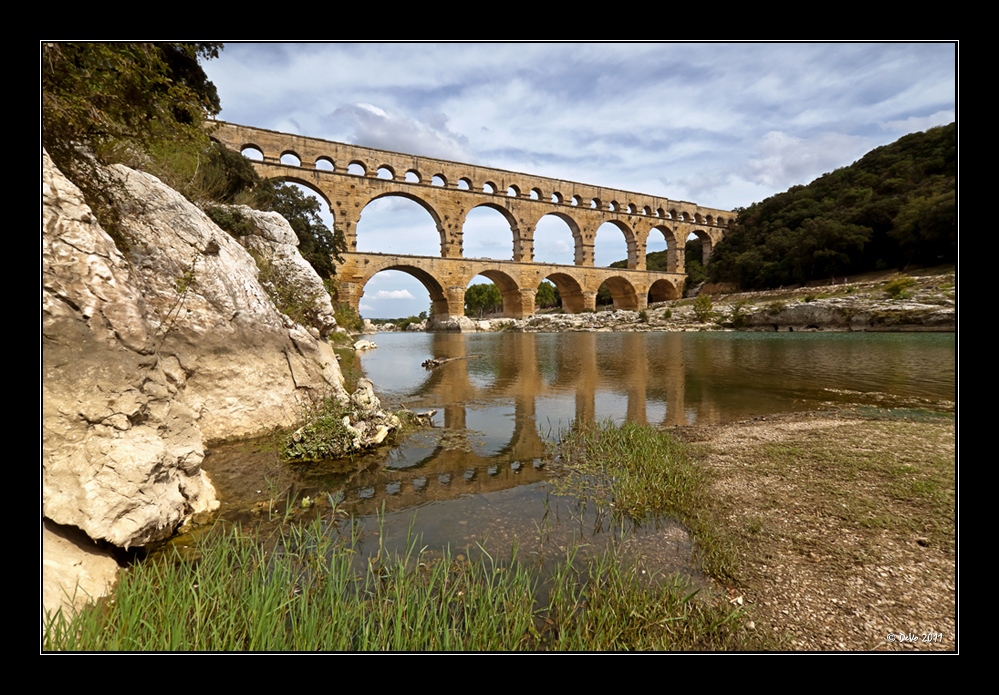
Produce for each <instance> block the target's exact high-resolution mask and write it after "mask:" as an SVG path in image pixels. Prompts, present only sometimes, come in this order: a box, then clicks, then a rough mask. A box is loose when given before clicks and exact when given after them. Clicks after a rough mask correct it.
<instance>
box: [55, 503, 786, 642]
mask: <svg viewBox="0 0 999 695" xmlns="http://www.w3.org/2000/svg"><path fill="white" fill-rule="evenodd" d="M341 531H342V528H341V525H339V524H336V523H335V522H331V521H323V520H321V519H320V520H316V521H314V522H312V523H311V524H309V525H306V526H291V527H288V528H287V529H286V530H284V531H283V532H282V534H281V536H280V537H279V538H278V539H277V542H274V543H265V542H262V541H261V540H260V539H258V538H256V537H254V536H253V535H252V534H248V533H244V532H243V531H242V530H240V529H239V528H238V527H230V528H228V529H224V528H222V527H218V528H217V529H216V531H215V532H214V534H213V535H212V536H211V537H209V538H208V539H206V540H205V541H203V542H202V544H201V546H200V548H199V553H198V559H197V560H196V561H195V562H191V561H183V560H181V559H180V556H179V555H177V554H176V552H175V553H174V555H173V556H172V557H170V558H169V559H162V560H160V561H149V562H145V563H142V564H137V565H135V566H133V567H132V568H130V569H129V570H127V571H124V572H122V576H121V578H120V580H119V583H118V585H117V586H116V588H115V592H114V595H113V597H112V598H111V599H110V600H106V601H104V602H102V603H100V604H97V605H94V606H91V607H89V608H88V609H86V610H84V611H83V612H82V613H81V614H80V615H79V616H77V618H76V619H75V620H73V621H67V620H66V619H65V617H64V616H63V615H62V613H61V612H58V613H56V614H54V615H52V616H49V617H48V618H47V619H46V624H45V630H44V632H45V635H44V641H43V649H45V650H46V651H56V650H74V651H113V650H130V651H189V650H193V651H257V650H273V651H286V650H294V651H316V650H322V651H356V650H373V651H384V650H392V651H417V650H420V651H423V650H441V651H513V650H560V651H562V650H568V651H577V650H611V649H613V650H639V649H641V650H722V649H759V648H764V647H766V646H767V643H766V642H764V641H763V640H762V638H761V637H760V636H759V635H757V633H755V632H754V631H752V630H749V629H747V628H746V627H745V624H744V623H745V620H744V616H743V614H742V613H741V611H740V610H738V609H733V607H732V606H730V605H728V604H727V602H725V601H711V600H707V599H703V598H701V597H699V596H698V595H697V592H696V591H694V590H692V589H691V588H690V587H689V586H688V585H687V584H686V583H685V582H684V581H683V580H681V579H680V578H678V577H668V578H662V577H654V576H652V575H651V574H650V573H648V572H642V571H641V569H640V568H638V567H635V566H631V565H628V564H626V563H623V562H622V561H621V560H620V558H619V557H618V555H616V553H615V552H614V551H608V552H605V553H603V554H601V555H599V556H597V557H595V558H591V559H590V560H589V561H587V562H581V561H579V560H578V558H577V554H578V550H579V549H578V548H570V549H569V550H568V551H567V554H566V556H565V558H564V559H563V561H562V562H560V563H558V565H557V566H556V568H555V570H554V572H553V574H552V575H551V576H549V577H548V578H540V577H539V576H538V574H537V572H536V571H535V570H534V568H533V566H531V565H528V564H525V563H523V562H521V561H520V559H519V558H518V557H517V556H516V552H515V551H514V552H513V553H511V555H510V556H509V557H508V559H505V560H502V561H501V560H498V559H497V558H496V557H494V556H493V555H490V554H489V553H488V552H486V550H485V549H484V548H481V547H480V548H479V549H478V550H479V552H478V553H477V559H474V560H469V559H466V558H465V555H464V554H452V553H451V552H450V551H448V550H445V551H443V553H440V554H431V553H429V552H428V551H427V549H426V548H420V547H419V544H418V543H417V542H416V541H415V540H412V539H411V541H410V543H409V546H408V551H407V552H406V553H404V554H403V555H400V556H395V557H386V556H384V555H383V554H382V553H379V554H378V555H376V556H375V557H372V558H369V559H367V561H363V560H362V561H360V562H359V561H358V559H357V558H356V557H355V556H354V551H353V545H354V541H356V540H357V539H356V538H353V537H352V536H351V535H350V534H346V535H344V534H343V533H341ZM542 595H547V597H548V598H547V601H545V602H544V603H543V605H542V604H541V603H540V600H539V599H540V597H541V596H542Z"/></svg>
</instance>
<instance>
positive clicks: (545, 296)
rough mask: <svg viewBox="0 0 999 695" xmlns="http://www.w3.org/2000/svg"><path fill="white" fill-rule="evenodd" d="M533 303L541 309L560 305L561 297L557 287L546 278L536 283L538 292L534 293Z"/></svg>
mask: <svg viewBox="0 0 999 695" xmlns="http://www.w3.org/2000/svg"><path fill="white" fill-rule="evenodd" d="M534 304H535V306H539V307H541V308H542V309H550V308H551V307H555V306H561V304H562V297H561V296H559V291H558V288H557V287H555V285H553V284H552V283H551V282H549V281H548V280H542V281H541V284H540V285H538V293H537V294H536V295H534Z"/></svg>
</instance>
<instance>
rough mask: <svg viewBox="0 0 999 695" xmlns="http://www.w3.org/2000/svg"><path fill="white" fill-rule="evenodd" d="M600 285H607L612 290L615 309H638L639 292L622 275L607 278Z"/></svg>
mask: <svg viewBox="0 0 999 695" xmlns="http://www.w3.org/2000/svg"><path fill="white" fill-rule="evenodd" d="M600 286H601V287H604V286H606V287H607V289H608V290H610V294H611V299H612V300H613V301H614V308H615V309H627V310H629V311H637V310H638V292H636V291H635V286H634V285H632V284H631V283H630V282H628V281H627V280H625V279H624V278H623V277H621V276H620V275H614V276H612V277H609V278H607V279H606V280H604V281H603V282H602V283H600ZM598 292H599V289H598Z"/></svg>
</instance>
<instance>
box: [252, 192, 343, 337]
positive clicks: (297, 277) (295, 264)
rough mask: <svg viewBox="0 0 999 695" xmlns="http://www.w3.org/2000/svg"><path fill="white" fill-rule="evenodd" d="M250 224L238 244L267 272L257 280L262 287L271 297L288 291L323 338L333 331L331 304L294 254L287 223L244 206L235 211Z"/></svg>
mask: <svg viewBox="0 0 999 695" xmlns="http://www.w3.org/2000/svg"><path fill="white" fill-rule="evenodd" d="M236 209H237V210H239V212H240V213H241V214H242V215H243V217H244V218H245V219H247V220H249V221H250V223H251V225H252V227H253V231H252V232H251V233H250V234H247V235H245V236H242V237H240V240H239V241H240V243H241V244H242V245H243V246H244V247H246V248H247V249H248V250H249V251H250V252H251V253H252V254H253V255H254V257H255V258H256V260H257V263H258V266H259V265H263V266H264V267H265V268H266V269H267V271H268V272H267V275H268V277H266V278H261V281H262V283H263V284H264V287H265V288H266V289H267V290H268V291H269V292H270V294H271V296H274V295H275V294H279V295H280V294H286V293H288V292H289V291H291V292H293V293H294V294H295V296H296V303H297V304H298V307H299V310H300V311H301V312H302V313H304V314H306V315H307V317H308V320H309V323H310V324H312V325H313V326H314V327H315V328H316V329H317V330H318V332H319V336H317V337H320V336H321V337H326V336H328V335H329V334H330V333H331V332H332V331H333V330H334V329H335V328H336V318H335V317H334V315H333V303H332V301H330V295H329V292H327V291H326V288H325V287H324V286H323V281H322V280H321V279H320V277H319V276H318V275H317V274H316V271H315V270H314V269H313V268H312V266H311V265H310V264H309V262H308V261H306V260H305V259H304V258H302V254H300V253H299V252H298V236H297V235H296V234H295V231H294V230H293V229H292V228H291V225H290V224H288V221H287V220H286V219H285V218H283V217H282V216H281V215H279V214H278V213H276V212H261V211H259V210H254V209H253V208H250V207H247V206H245V205H240V206H237V208H236Z"/></svg>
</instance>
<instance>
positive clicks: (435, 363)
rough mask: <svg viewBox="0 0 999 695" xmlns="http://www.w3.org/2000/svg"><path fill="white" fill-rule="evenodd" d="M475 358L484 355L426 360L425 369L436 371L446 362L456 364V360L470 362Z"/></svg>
mask: <svg viewBox="0 0 999 695" xmlns="http://www.w3.org/2000/svg"><path fill="white" fill-rule="evenodd" d="M475 357H482V355H465V356H464V357H440V358H436V359H429V360H424V362H423V368H424V369H428V370H429V369H436V368H437V367H439V366H441V365H442V364H444V363H445V362H454V361H455V360H470V359H473V358H475Z"/></svg>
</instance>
